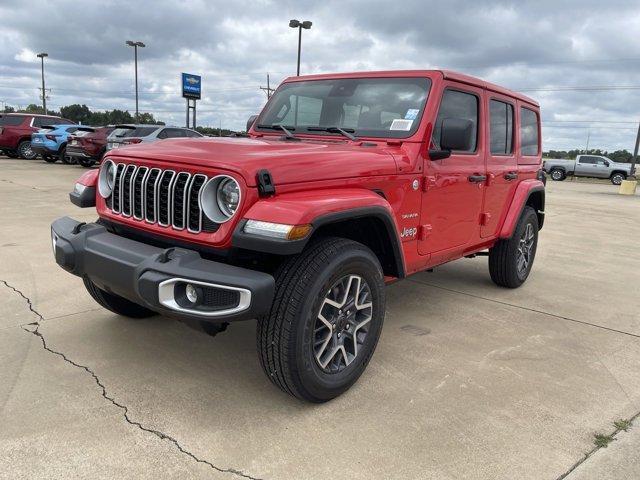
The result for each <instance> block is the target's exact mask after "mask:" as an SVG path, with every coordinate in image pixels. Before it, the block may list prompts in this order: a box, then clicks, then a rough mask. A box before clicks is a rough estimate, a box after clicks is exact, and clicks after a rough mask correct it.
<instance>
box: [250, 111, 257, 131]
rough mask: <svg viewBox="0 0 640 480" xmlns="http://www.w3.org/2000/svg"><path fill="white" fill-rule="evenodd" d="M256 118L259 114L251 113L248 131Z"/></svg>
mask: <svg viewBox="0 0 640 480" xmlns="http://www.w3.org/2000/svg"><path fill="white" fill-rule="evenodd" d="M256 118H258V115H251V116H250V117H249V120H247V132H248V131H249V130H251V126H252V125H253V122H255V121H256Z"/></svg>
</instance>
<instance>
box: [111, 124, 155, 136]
mask: <svg viewBox="0 0 640 480" xmlns="http://www.w3.org/2000/svg"><path fill="white" fill-rule="evenodd" d="M156 129H157V127H136V128H116V129H115V130H114V131H113V133H112V134H111V135H112V136H114V137H118V138H127V137H146V136H147V135H151V134H152V133H153V132H155V131H156Z"/></svg>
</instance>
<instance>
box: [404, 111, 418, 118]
mask: <svg viewBox="0 0 640 480" xmlns="http://www.w3.org/2000/svg"><path fill="white" fill-rule="evenodd" d="M419 111H420V110H419V109H417V108H410V109H409V110H407V113H406V114H405V115H404V118H405V120H415V119H416V118H418V112H419Z"/></svg>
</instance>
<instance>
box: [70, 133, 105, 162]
mask: <svg viewBox="0 0 640 480" xmlns="http://www.w3.org/2000/svg"><path fill="white" fill-rule="evenodd" d="M114 130H115V127H114V126H112V125H111V126H107V127H78V129H77V130H76V131H75V132H74V134H73V135H71V137H70V138H69V143H68V144H67V155H69V156H70V157H71V158H73V159H74V160H75V161H76V162H77V163H79V164H80V165H82V166H83V167H92V166H93V165H95V164H96V163H99V162H100V160H101V159H102V156H103V155H104V154H105V152H106V151H107V137H108V136H109V135H110V134H111V132H113V131H114Z"/></svg>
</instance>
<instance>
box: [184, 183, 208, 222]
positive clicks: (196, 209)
mask: <svg viewBox="0 0 640 480" xmlns="http://www.w3.org/2000/svg"><path fill="white" fill-rule="evenodd" d="M206 182H207V176H206V175H200V174H198V175H194V176H193V179H192V180H191V183H190V185H189V192H188V194H187V217H188V218H187V230H189V231H190V232H194V233H197V232H199V231H200V230H202V211H200V202H198V196H199V195H200V190H201V189H202V187H203V186H204V184H205V183H206Z"/></svg>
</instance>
